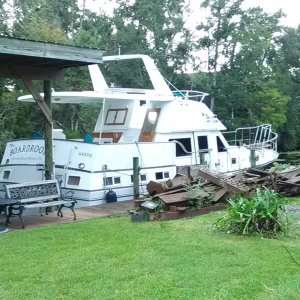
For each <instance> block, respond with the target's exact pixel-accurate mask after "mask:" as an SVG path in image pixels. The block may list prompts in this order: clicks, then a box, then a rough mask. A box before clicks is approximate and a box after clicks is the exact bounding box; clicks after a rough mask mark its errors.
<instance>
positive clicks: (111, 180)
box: [103, 177, 121, 186]
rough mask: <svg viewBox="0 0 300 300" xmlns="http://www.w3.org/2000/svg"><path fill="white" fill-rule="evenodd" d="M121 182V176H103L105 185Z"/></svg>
mask: <svg viewBox="0 0 300 300" xmlns="http://www.w3.org/2000/svg"><path fill="white" fill-rule="evenodd" d="M120 183H121V177H105V178H103V184H104V185H105V186H108V185H114V184H120Z"/></svg>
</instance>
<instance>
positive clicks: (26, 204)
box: [5, 179, 76, 228]
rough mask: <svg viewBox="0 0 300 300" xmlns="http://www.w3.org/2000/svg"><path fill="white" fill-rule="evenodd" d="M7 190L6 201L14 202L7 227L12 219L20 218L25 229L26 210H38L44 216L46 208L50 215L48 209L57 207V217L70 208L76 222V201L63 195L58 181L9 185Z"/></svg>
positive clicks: (9, 208)
mask: <svg viewBox="0 0 300 300" xmlns="http://www.w3.org/2000/svg"><path fill="white" fill-rule="evenodd" d="M5 189H6V201H8V202H9V201H12V202H14V204H13V205H10V206H8V213H7V218H6V226H7V225H8V224H9V223H10V221H9V220H10V218H11V217H13V216H18V217H19V218H20V220H21V223H22V228H25V225H24V221H23V217H22V216H23V212H24V210H25V209H33V208H38V209H39V212H40V214H41V215H42V209H43V208H45V213H46V214H48V210H47V209H48V208H49V207H57V209H58V210H57V216H60V217H63V213H62V209H63V208H69V209H70V210H71V211H72V212H73V220H74V221H75V220H76V214H75V211H74V206H75V204H76V200H75V199H73V194H70V193H67V194H65V195H63V194H62V193H61V189H60V185H59V182H58V181H57V180H56V179H54V180H43V181H35V182H24V183H17V184H8V185H6V186H5ZM16 201H17V202H16Z"/></svg>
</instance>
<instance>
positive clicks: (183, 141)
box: [0, 55, 278, 206]
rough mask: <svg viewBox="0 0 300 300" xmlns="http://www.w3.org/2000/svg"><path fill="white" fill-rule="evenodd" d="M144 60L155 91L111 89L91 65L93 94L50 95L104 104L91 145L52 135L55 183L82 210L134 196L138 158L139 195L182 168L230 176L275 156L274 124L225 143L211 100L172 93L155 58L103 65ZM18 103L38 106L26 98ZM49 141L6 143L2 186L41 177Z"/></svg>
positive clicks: (239, 133) (237, 134) (242, 132)
mask: <svg viewBox="0 0 300 300" xmlns="http://www.w3.org/2000/svg"><path fill="white" fill-rule="evenodd" d="M124 59H125V60H128V59H141V60H142V61H143V63H144V65H145V69H146V70H147V73H148V75H149V78H150V81H151V83H152V86H153V88H152V89H133V88H117V87H109V86H108V83H107V81H106V79H105V78H104V76H103V74H102V73H101V71H100V68H99V67H98V66H97V65H93V66H90V67H89V71H90V75H91V80H92V83H93V87H94V91H85V92H53V93H52V102H53V103H62V104H63V103H88V102H101V103H102V109H101V111H100V114H99V118H98V121H97V123H96V125H95V130H94V132H93V134H92V137H93V138H90V140H87V139H85V140H80V141H79V140H68V139H65V135H64V133H63V131H62V130H61V129H56V130H54V131H53V137H54V140H53V147H54V148H53V153H54V155H53V156H54V164H55V177H56V178H58V179H59V180H61V181H62V185H61V186H62V189H65V190H73V191H75V194H74V196H75V198H76V199H77V200H79V206H90V205H96V204H101V203H104V202H106V195H107V192H108V191H109V190H110V189H112V190H113V191H114V192H115V193H116V194H117V199H118V201H122V200H127V199H132V198H133V179H132V177H133V157H138V158H139V167H140V168H139V170H140V171H139V178H140V193H141V194H145V193H146V184H147V183H148V182H149V181H150V180H154V181H164V180H167V179H169V178H173V177H174V176H175V174H176V173H177V168H178V167H180V166H189V165H196V166H199V165H205V166H207V167H209V168H210V169H211V170H214V171H216V172H222V173H233V172H238V171H240V170H243V169H247V168H249V167H250V166H251V164H252V165H253V162H254V161H255V165H256V166H257V167H263V166H265V165H268V164H270V163H271V162H273V161H274V160H276V159H277V157H278V152H277V134H275V133H273V132H272V129H271V125H260V126H257V127H248V128H239V129H237V130H235V131H233V132H231V133H230V135H231V138H229V139H228V140H226V139H225V136H226V135H225V134H223V133H222V131H224V130H225V129H226V128H225V126H224V125H223V124H222V123H221V122H220V120H218V118H217V116H216V115H215V114H214V113H213V112H212V111H211V110H210V109H209V108H208V107H207V105H206V104H205V103H204V102H203V100H204V98H205V97H206V96H207V94H205V93H202V92H195V91H177V90H176V91H172V90H171V89H170V87H169V85H168V84H167V83H166V81H165V80H164V78H163V77H162V75H161V74H160V72H159V71H158V69H157V68H156V66H155V64H154V62H153V60H152V59H151V58H150V57H148V56H145V55H121V56H109V57H104V59H103V60H104V63H107V62H110V61H118V60H124ZM18 100H20V101H34V100H33V99H32V96H22V97H20V98H19V99H18ZM44 152H45V148H44V140H43V139H40V138H39V139H38V138H35V139H34V138H32V139H24V140H13V141H9V142H7V145H6V148H5V153H4V155H3V159H2V162H1V169H0V182H1V183H2V184H8V183H22V182H32V181H37V180H42V179H44Z"/></svg>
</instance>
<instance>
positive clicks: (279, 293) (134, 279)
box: [0, 212, 300, 300]
mask: <svg viewBox="0 0 300 300" xmlns="http://www.w3.org/2000/svg"><path fill="white" fill-rule="evenodd" d="M221 214H222V212H218V213H213V214H211V215H205V216H199V217H195V218H192V219H182V220H175V221H168V222H147V223H131V222H130V219H129V217H113V218H96V219H92V220H88V221H82V222H74V223H70V224H63V225H55V226H50V227H44V228H35V229H32V230H28V229H27V230H21V231H10V232H8V233H6V234H2V235H0V243H1V248H0V257H1V268H0V298H1V299H7V300H9V299H298V297H299V293H300V267H299V266H298V265H297V264H296V263H295V262H294V261H293V259H291V256H290V254H291V255H292V256H293V257H294V259H296V260H297V261H300V250H299V249H300V232H299V227H297V226H296V225H294V226H293V228H292V231H291V233H290V234H291V236H289V237H281V238H279V239H277V240H274V239H262V238H260V237H259V236H256V237H239V236H233V235H229V234H225V233H220V232H217V231H215V230H213V227H212V224H213V223H214V222H215V221H216V220H217V219H218V218H220V216H221ZM282 243H284V245H285V246H286V247H287V248H288V249H289V252H290V254H289V253H288V252H287V251H286V250H285V249H284V247H283V246H282Z"/></svg>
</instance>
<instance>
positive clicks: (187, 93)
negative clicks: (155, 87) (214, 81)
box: [172, 90, 209, 102]
mask: <svg viewBox="0 0 300 300" xmlns="http://www.w3.org/2000/svg"><path fill="white" fill-rule="evenodd" d="M172 93H173V95H174V96H175V97H181V98H182V99H184V100H193V101H198V102H202V101H203V100H204V98H205V97H206V96H208V95H209V94H207V93H203V92H200V91H193V90H175V91H172Z"/></svg>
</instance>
